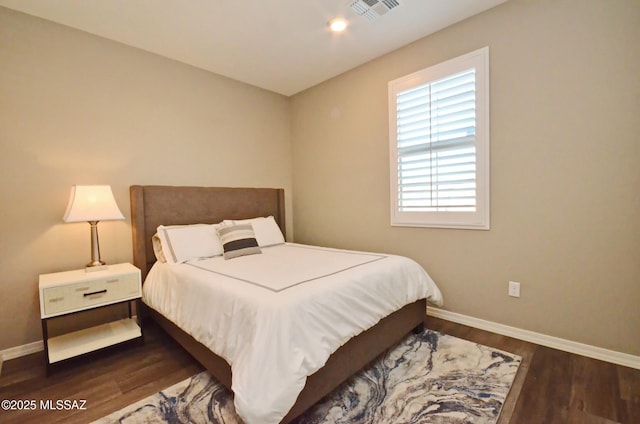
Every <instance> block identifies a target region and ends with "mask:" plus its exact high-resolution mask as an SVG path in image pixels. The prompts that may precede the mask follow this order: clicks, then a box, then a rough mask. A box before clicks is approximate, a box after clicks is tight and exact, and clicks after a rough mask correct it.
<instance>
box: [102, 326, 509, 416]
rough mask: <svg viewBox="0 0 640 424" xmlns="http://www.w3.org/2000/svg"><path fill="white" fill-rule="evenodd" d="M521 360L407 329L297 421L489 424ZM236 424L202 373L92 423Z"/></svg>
mask: <svg viewBox="0 0 640 424" xmlns="http://www.w3.org/2000/svg"><path fill="white" fill-rule="evenodd" d="M520 361H521V358H520V357H519V356H517V355H513V354H510V353H507V352H503V351H499V350H496V349H492V348H489V347H486V346H483V345H479V344H476V343H472V342H469V341H466V340H462V339H459V338H456V337H452V336H448V335H445V334H441V333H437V332H433V331H430V330H425V331H423V332H422V333H420V334H411V335H410V336H408V337H407V338H405V339H404V340H403V341H402V342H401V343H400V344H399V345H398V346H396V347H395V348H393V349H391V350H389V351H387V352H386V353H385V354H384V355H382V356H381V357H379V358H378V359H377V360H376V361H375V362H374V363H373V364H371V365H370V366H369V367H367V368H366V369H364V370H363V371H361V372H360V373H358V374H356V375H355V376H353V377H352V378H351V379H349V380H348V381H347V382H345V383H344V384H343V385H341V386H340V387H339V388H337V389H336V390H335V391H333V392H332V393H331V394H330V395H329V396H327V397H326V398H325V399H323V400H322V401H321V402H319V403H318V404H316V405H315V406H314V407H313V408H312V409H310V410H309V411H307V412H306V413H305V414H304V415H302V416H301V417H300V418H298V419H297V420H296V424H346V423H349V424H355V423H362V424H364V423H367V424H396V423H416V424H419V423H446V424H458V423H477V424H491V423H495V422H496V421H497V419H498V416H499V414H500V409H501V408H502V405H503V403H504V400H505V398H506V396H507V394H508V392H509V389H510V387H511V384H512V383H513V380H514V378H515V375H516V372H517V370H518V366H519V365H520ZM107 423H123V424H133V423H135V424H140V423H154V424H155V423H168V424H178V423H194V424H200V423H202V424H204V423H225V424H241V423H242V420H241V419H240V418H239V417H238V416H237V415H236V413H235V411H234V407H233V395H232V393H230V392H229V391H228V390H227V389H225V388H224V387H223V386H222V385H221V384H219V383H218V382H216V381H215V380H214V379H213V378H211V376H210V375H209V374H208V373H207V372H202V373H200V374H196V375H195V376H193V377H192V378H190V379H187V380H185V381H183V382H180V383H178V384H175V385H174V386H171V387H169V388H168V389H165V390H163V391H162V392H160V393H157V394H155V395H153V396H150V397H148V398H147V399H143V400H142V401H140V402H137V403H135V404H133V405H130V406H128V407H126V408H124V409H123V410H120V411H117V412H115V413H113V414H111V415H109V416H107V417H105V418H102V419H101V420H98V421H96V422H95V424H107Z"/></svg>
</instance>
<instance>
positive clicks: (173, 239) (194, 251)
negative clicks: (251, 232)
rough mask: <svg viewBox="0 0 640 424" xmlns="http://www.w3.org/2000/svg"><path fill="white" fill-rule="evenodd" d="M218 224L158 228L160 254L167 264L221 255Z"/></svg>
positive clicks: (162, 226)
mask: <svg viewBox="0 0 640 424" xmlns="http://www.w3.org/2000/svg"><path fill="white" fill-rule="evenodd" d="M218 225H219V224H193V225H171V226H164V225H160V226H159V227H158V238H160V244H161V245H162V253H163V254H164V257H165V258H166V260H167V262H169V263H182V262H186V261H188V260H190V259H200V258H211V257H213V256H219V255H222V253H223V250H222V243H220V238H218V233H217V232H216V228H217V226H218Z"/></svg>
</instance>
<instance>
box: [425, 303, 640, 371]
mask: <svg viewBox="0 0 640 424" xmlns="http://www.w3.org/2000/svg"><path fill="white" fill-rule="evenodd" d="M427 315H429V316H432V317H435V318H442V319H446V320H447V321H452V322H456V323H458V324H463V325H468V326H469V327H474V328H479V329H481V330H486V331H490V332H492V333H497V334H502V335H503V336H509V337H513V338H514V339H519V340H524V341H527V342H531V343H536V344H539V345H542V346H546V347H551V348H554V349H558V350H562V351H565V352H569V353H575V354H577V355H582V356H587V357H589V358H593V359H599V360H601V361H606V362H611V363H613V364H616V365H622V366H625V367H630V368H635V369H640V356H635V355H629V354H627V353H622V352H616V351H614V350H609V349H603V348H601V347H596V346H591V345H587V344H583V343H578V342H573V341H571V340H566V339H561V338H558V337H553V336H548V335H546V334H541V333H536V332H534V331H529V330H523V329H521V328H517V327H511V326H508V325H504V324H499V323H497V322H492V321H486V320H483V319H479V318H474V317H470V316H468V315H462V314H458V313H456V312H450V311H445V310H444V309H439V308H433V307H430V306H429V307H427Z"/></svg>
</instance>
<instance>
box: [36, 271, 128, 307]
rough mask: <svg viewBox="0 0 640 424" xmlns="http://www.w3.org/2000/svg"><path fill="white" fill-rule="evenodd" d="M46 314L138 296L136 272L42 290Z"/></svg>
mask: <svg viewBox="0 0 640 424" xmlns="http://www.w3.org/2000/svg"><path fill="white" fill-rule="evenodd" d="M42 295H43V299H42V300H43V306H44V312H45V314H46V315H52V314H58V313H62V312H67V311H73V310H77V309H85V308H88V307H92V306H97V305H102V304H107V303H113V302H117V301H119V300H122V299H130V298H132V297H136V296H139V295H140V284H139V279H138V275H136V274H127V275H115V276H109V277H106V278H103V279H95V280H91V281H81V282H77V283H73V284H66V285H61V286H55V287H46V288H44V289H43V290H42Z"/></svg>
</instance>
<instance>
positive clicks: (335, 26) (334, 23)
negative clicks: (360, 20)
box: [329, 18, 347, 32]
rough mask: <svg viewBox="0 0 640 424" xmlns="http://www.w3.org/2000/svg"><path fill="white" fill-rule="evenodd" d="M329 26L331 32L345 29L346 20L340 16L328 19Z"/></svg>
mask: <svg viewBox="0 0 640 424" xmlns="http://www.w3.org/2000/svg"><path fill="white" fill-rule="evenodd" d="M329 28H331V31H333V32H342V31H344V30H345V29H347V21H345V20H344V19H342V18H336V19H333V20H331V21H329Z"/></svg>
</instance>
